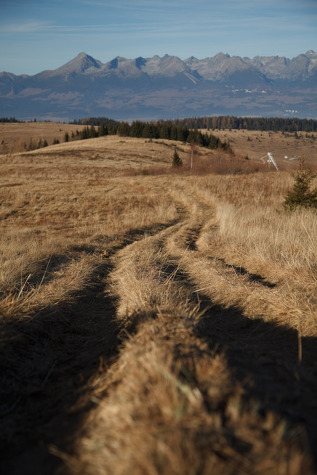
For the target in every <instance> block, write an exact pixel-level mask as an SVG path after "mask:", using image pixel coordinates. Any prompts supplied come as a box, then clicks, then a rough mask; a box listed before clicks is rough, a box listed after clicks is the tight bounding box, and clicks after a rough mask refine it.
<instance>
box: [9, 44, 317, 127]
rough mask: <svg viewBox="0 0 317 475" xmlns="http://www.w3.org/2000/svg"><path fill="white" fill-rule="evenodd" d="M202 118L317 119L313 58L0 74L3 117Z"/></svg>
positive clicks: (131, 63) (316, 62)
mask: <svg viewBox="0 0 317 475" xmlns="http://www.w3.org/2000/svg"><path fill="white" fill-rule="evenodd" d="M202 115H249V116H252V115H255V116H263V117H268V116H271V117H289V116H296V117H302V118H305V117H306V118H315V119H316V118H317V53H315V52H314V51H307V53H305V54H300V55H299V56H296V57H295V58H293V59H288V58H285V57H279V56H256V57H254V58H252V59H250V58H241V57H239V56H229V55H228V54H223V53H219V54H217V55H216V56H213V57H210V58H205V59H197V58H195V57H193V56H192V57H190V58H188V59H186V60H184V61H183V60H181V59H180V58H178V57H177V56H169V55H165V56H163V57H160V56H153V57H152V58H142V57H139V58H136V59H126V58H122V57H117V58H114V59H113V60H112V61H109V62H107V63H102V62H101V61H98V60H97V59H94V58H93V57H92V56H89V55H87V54H86V53H80V54H79V55H78V56H76V58H74V59H72V60H71V61H69V62H68V63H66V64H64V65H63V66H61V67H59V68H58V69H55V70H52V71H43V72H41V73H39V74H36V75H34V76H28V75H18V76H17V75H14V74H12V73H8V72H2V73H0V116H2V117H4V116H7V117H10V116H15V117H17V118H20V119H28V118H33V117H36V118H38V119H41V120H57V119H59V120H71V119H76V118H81V117H89V116H108V117H111V118H113V119H125V120H129V119H137V118H139V119H144V120H145V119H159V118H162V119H165V118H176V117H190V116H202Z"/></svg>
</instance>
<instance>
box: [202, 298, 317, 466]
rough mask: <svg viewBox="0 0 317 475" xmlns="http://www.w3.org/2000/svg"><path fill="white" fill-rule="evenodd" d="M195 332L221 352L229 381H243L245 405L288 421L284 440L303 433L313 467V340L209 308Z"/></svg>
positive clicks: (316, 349)
mask: <svg viewBox="0 0 317 475" xmlns="http://www.w3.org/2000/svg"><path fill="white" fill-rule="evenodd" d="M210 305H211V302H210V301H209V300H208V298H207V297H206V299H205V300H204V301H203V302H202V308H203V307H204V306H205V308H206V313H205V315H204V317H203V318H202V320H201V321H200V323H199V324H198V326H197V329H196V330H197V334H198V336H199V337H200V338H202V339H203V340H205V341H206V342H207V343H208V346H209V348H210V349H212V350H215V349H216V350H217V351H219V352H223V351H224V352H225V355H226V358H227V361H228V365H229V367H230V368H231V370H232V374H233V377H234V378H235V379H236V380H237V381H240V382H243V386H244V388H245V394H244V399H245V400H246V401H250V400H257V401H258V411H259V413H260V414H263V415H264V414H265V413H266V412H267V411H273V412H275V413H276V414H278V415H280V416H281V417H282V418H283V419H285V420H286V421H287V422H288V423H289V428H290V430H289V433H288V434H286V437H288V436H289V437H292V436H294V435H295V436H296V435H297V428H298V429H299V432H300V430H301V429H300V428H301V427H304V428H305V431H306V432H307V436H308V441H309V445H310V453H311V454H312V456H313V458H314V461H315V467H317V449H316V448H317V402H316V394H317V339H316V338H306V337H304V338H302V340H301V345H302V359H301V361H299V339H298V334H297V332H296V331H295V330H293V329H290V328H287V327H282V326H278V325H274V323H271V322H265V321H263V320H261V319H254V320H251V319H249V318H246V317H245V316H244V315H243V314H242V313H241V311H240V310H239V309H237V308H222V307H221V306H216V305H214V306H211V307H210Z"/></svg>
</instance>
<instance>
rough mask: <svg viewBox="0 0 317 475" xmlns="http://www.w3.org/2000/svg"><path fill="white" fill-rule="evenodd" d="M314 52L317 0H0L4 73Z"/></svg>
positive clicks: (0, 62)
mask: <svg viewBox="0 0 317 475" xmlns="http://www.w3.org/2000/svg"><path fill="white" fill-rule="evenodd" d="M310 49H312V50H314V51H317V0H217V1H216V0H114V1H109V0H49V1H48V0H0V71H8V72H12V73H14V74H23V73H25V74H36V73H38V72H40V71H43V70H44V69H55V68H57V67H59V66H61V65H63V64H64V63H66V62H67V61H69V60H71V59H72V58H74V57H75V56H76V55H77V54H78V53H80V52H82V51H85V52H86V53H87V54H90V55H91V56H93V57H94V58H96V59H99V60H100V61H102V62H106V61H109V60H111V59H113V58H114V57H116V56H123V57H126V58H136V57H138V56H143V57H151V56H153V55H155V54H158V55H160V56H163V55H164V54H166V53H167V54H170V55H176V56H179V57H180V58H181V59H186V58H187V57H189V56H195V57H197V58H199V59H202V58H205V57H208V56H214V55H215V54H217V53H219V52H223V53H228V54H230V55H239V56H248V57H254V56H256V55H260V56H271V55H278V56H286V57H288V58H293V57H295V56H297V55H298V54H300V53H305V52H306V51H308V50H310Z"/></svg>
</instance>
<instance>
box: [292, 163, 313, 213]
mask: <svg viewBox="0 0 317 475" xmlns="http://www.w3.org/2000/svg"><path fill="white" fill-rule="evenodd" d="M315 177H316V175H314V174H313V173H312V172H311V170H300V171H299V172H298V173H297V175H296V177H295V182H294V185H293V189H292V190H290V191H289V192H288V193H287V195H286V197H285V200H284V208H285V209H287V210H290V211H293V210H294V209H295V208H297V207H298V206H302V207H303V208H317V188H314V189H313V190H310V185H311V182H312V181H313V179H314V178H315Z"/></svg>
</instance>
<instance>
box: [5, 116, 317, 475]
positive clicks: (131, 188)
mask: <svg viewBox="0 0 317 475" xmlns="http://www.w3.org/2000/svg"><path fill="white" fill-rule="evenodd" d="M25 125H27V124H25ZM44 125H45V127H46V132H47V135H46V136H44V135H43V138H46V137H48V136H50V137H53V136H55V135H54V134H55V133H56V129H54V131H50V132H49V124H44ZM33 127H34V128H35V129H33V130H32V134H34V135H32V137H34V139H36V138H38V137H39V136H40V135H39V134H42V133H43V130H42V129H41V128H40V124H33ZM37 127H39V129H36V128H37ZM52 127H56V125H52ZM57 127H60V126H59V125H58V126H57ZM15 128H16V130H18V126H15ZM65 128H67V129H68V130H67V131H68V132H70V131H71V129H70V128H69V126H67V125H65ZM2 130H4V129H2ZM7 130H9V129H7ZM10 130H11V132H12V134H11V135H10V134H9V133H8V134H7V135H5V136H4V139H1V140H4V141H5V143H6V146H8V147H9V148H10V144H11V146H12V150H13V143H14V139H13V135H14V134H13V130H14V129H13V127H12V129H10ZM60 132H61V133H65V130H64V129H63V130H62V131H60ZM50 133H51V135H49V134H50ZM214 133H215V134H216V135H219V137H220V138H224V137H225V138H226V139H228V138H229V139H230V140H231V145H232V146H233V149H234V152H235V155H226V154H223V153H222V152H221V153H220V152H219V151H210V150H203V149H198V148H196V149H195V150H193V154H192V150H191V148H190V146H189V145H184V144H182V143H178V142H168V141H162V140H157V141H156V140H153V141H149V140H146V139H133V138H125V137H114V136H109V137H101V138H97V139H90V140H86V141H77V142H69V143H65V144H59V145H54V146H49V147H46V148H44V149H39V150H35V151H32V152H24V151H22V150H21V151H20V153H13V152H12V151H11V152H10V153H6V154H2V155H0V167H1V175H0V221H1V235H0V242H1V246H0V297H1V299H0V318H1V320H0V335H1V338H0V351H1V359H0V361H1V363H0V364H1V368H0V374H1V375H2V382H1V386H0V417H1V427H2V429H1V433H0V440H1V446H0V447H1V452H0V456H1V463H2V468H3V471H4V473H6V474H19V475H21V474H22V475H23V474H30V475H31V474H32V475H34V474H35V475H37V474H39V475H40V474H43V473H45V474H58V475H60V474H71V475H75V474H78V475H79V474H85V475H86V474H89V475H99V474H100V475H103V474H120V475H121V474H122V475H123V474H151V475H152V474H153V475H161V474H166V475H170V474H172V475H173V474H177V475H183V474H206V475H207V474H210V473H215V474H230V475H236V474H241V475H242V474H246V473H247V474H254V475H255V474H261V475H262V474H265V475H266V474H267V475H269V474H270V475H272V474H275V473H276V474H281V475H302V474H305V475H306V474H316V473H317V470H316V460H317V452H316V447H317V429H316V428H317V404H316V397H315V395H316V393H317V377H316V376H317V364H316V361H317V350H316V348H317V345H316V343H317V342H316V338H317V298H316V295H317V214H316V210H311V209H308V210H305V209H304V210H303V209H299V210H297V211H295V212H294V213H290V212H286V211H284V210H283V200H284V196H285V194H286V192H287V190H288V189H290V187H292V184H293V181H294V180H293V176H292V171H294V169H296V167H297V168H298V166H299V165H298V162H296V161H293V162H292V163H291V164H290V162H285V163H286V165H285V167H284V168H285V169H284V170H282V171H281V172H276V171H275V169H274V170H273V169H271V170H269V165H268V164H267V163H266V162H265V163H262V161H261V160H260V158H261V156H262V155H265V154H266V153H267V152H268V151H270V152H272V153H273V154H275V158H276V159H277V161H279V163H280V164H281V163H282V158H280V157H283V156H285V155H289V156H290V155H292V154H294V156H295V155H296V156H300V157H301V158H305V159H306V162H308V163H310V164H311V165H312V166H314V165H316V149H315V142H314V139H312V138H309V137H306V136H305V137H304V136H303V137H301V138H295V137H294V136H293V134H291V135H290V136H289V137H284V136H282V134H269V133H265V132H262V133H261V132H246V131H245V132H243V131H239V132H238V131H237V132H235V131H219V132H214ZM15 134H16V132H15ZM24 134H25V135H24ZM261 134H262V135H261ZM309 135H311V134H309ZM15 136H16V135H15ZM41 136H42V135H41ZM1 137H2V136H1ZM21 137H24V138H26V137H27V133H26V130H25V128H24V124H21ZM247 137H250V140H247ZM0 142H1V141H0ZM175 147H176V149H177V151H178V152H179V154H180V157H181V158H182V160H183V162H184V164H185V165H186V166H185V168H184V169H179V170H176V171H175V170H171V161H172V156H173V152H174V149H175ZM268 147H270V148H268ZM278 150H279V152H278ZM291 152H292V153H291ZM279 154H281V155H279ZM245 155H248V157H249V160H246V159H245V158H244V157H245ZM191 156H193V160H194V164H193V168H192V169H190V168H189V165H190V161H191ZM250 162H251V165H250ZM250 167H251V168H250ZM252 167H253V168H252ZM255 169H257V170H258V171H254V170H255ZM212 170H213V172H212V173H211V171H212ZM252 170H253V171H252ZM316 185H317V183H316V182H315V184H314V186H316Z"/></svg>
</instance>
